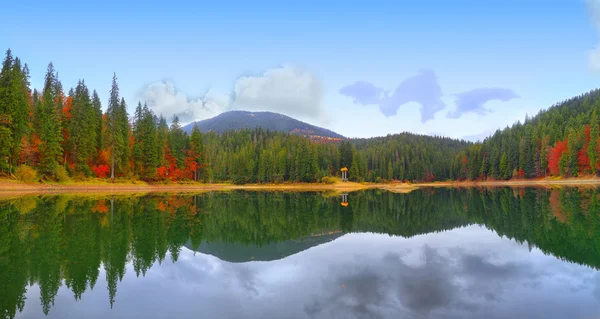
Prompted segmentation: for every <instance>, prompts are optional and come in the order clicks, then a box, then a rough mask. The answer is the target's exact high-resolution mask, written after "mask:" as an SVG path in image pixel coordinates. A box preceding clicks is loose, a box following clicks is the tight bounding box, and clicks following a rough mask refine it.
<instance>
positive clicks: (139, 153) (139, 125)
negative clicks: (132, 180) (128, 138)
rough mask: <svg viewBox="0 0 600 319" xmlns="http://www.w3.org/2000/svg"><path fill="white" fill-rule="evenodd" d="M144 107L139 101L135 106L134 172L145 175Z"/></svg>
mask: <svg viewBox="0 0 600 319" xmlns="http://www.w3.org/2000/svg"><path fill="white" fill-rule="evenodd" d="M143 116H144V114H143V108H142V102H138V105H137V107H136V108H135V113H134V115H133V140H134V144H133V150H132V157H133V172H134V174H138V175H140V176H141V175H143V166H144V164H143V161H144V151H143V144H144V143H145V142H146V138H147V136H146V134H145V132H144V124H143Z"/></svg>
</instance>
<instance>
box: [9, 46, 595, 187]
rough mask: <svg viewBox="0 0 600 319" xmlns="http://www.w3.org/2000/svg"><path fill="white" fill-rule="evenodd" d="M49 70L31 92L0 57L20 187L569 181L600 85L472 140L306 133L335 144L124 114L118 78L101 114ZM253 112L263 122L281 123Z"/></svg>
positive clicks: (581, 158)
mask: <svg viewBox="0 0 600 319" xmlns="http://www.w3.org/2000/svg"><path fill="white" fill-rule="evenodd" d="M57 74H58V73H57V72H56V70H55V69H54V66H53V65H52V63H50V64H49V65H48V69H47V71H46V76H45V80H44V86H43V88H41V90H40V91H38V90H37V89H32V88H31V87H30V83H29V69H28V67H27V64H24V63H22V62H21V61H20V60H19V58H17V57H14V56H13V55H12V52H11V51H10V50H8V51H7V52H6V56H5V58H4V61H3V63H2V70H1V71H0V175H3V176H8V177H16V178H18V179H20V180H23V181H39V180H51V181H62V180H66V179H69V178H74V179H86V178H91V177H95V178H111V179H114V178H121V179H129V180H131V179H142V180H146V181H167V180H171V181H180V180H198V181H204V182H219V181H231V182H234V183H266V182H290V181H291V182H314V181H321V180H322V178H323V177H325V176H332V175H338V174H339V170H340V168H342V167H348V168H349V177H350V179H351V180H354V181H371V182H383V181H392V180H410V181H434V180H449V179H459V180H465V179H479V180H482V179H490V178H492V179H509V178H535V177H543V176H547V175H552V176H559V175H560V176H568V177H570V176H579V175H582V174H588V175H592V174H596V173H597V171H598V169H599V168H600V165H599V161H598V152H599V150H600V147H599V136H600V131H599V127H598V113H599V112H600V110H598V108H599V107H600V91H598V90H596V91H592V92H590V93H587V94H584V95H582V96H579V97H576V98H573V99H570V100H567V101H565V102H562V103H560V104H557V105H555V106H553V107H551V108H549V109H548V110H546V111H541V112H540V113H539V114H538V115H536V116H535V117H533V118H527V119H526V120H525V122H524V123H516V124H514V125H513V126H512V127H507V128H505V129H504V130H498V131H497V132H496V133H495V134H494V135H493V136H492V137H489V138H487V139H486V140H485V141H484V142H483V143H476V144H473V143H470V142H466V141H460V140H455V139H450V138H442V137H432V136H424V135H416V134H411V133H401V134H395V135H388V136H385V137H376V138H370V139H337V138H335V136H336V135H335V133H333V132H331V131H328V130H325V129H321V128H317V127H312V126H311V127H312V128H311V127H309V128H308V129H309V130H312V131H311V132H312V133H316V134H329V135H328V136H333V137H334V138H332V139H330V138H325V139H315V138H312V137H310V136H309V137H308V138H307V135H310V134H305V132H303V131H302V130H303V129H306V127H296V126H297V125H296V124H297V123H302V122H299V121H296V120H293V119H291V118H289V119H290V120H289V121H287V120H286V121H284V122H286V123H288V124H289V123H292V124H293V123H296V122H297V123H296V124H294V125H296V126H294V125H292V124H290V125H292V126H290V127H283V126H281V125H279V124H273V123H265V125H264V126H265V127H266V128H269V127H273V128H275V129H274V130H268V129H266V128H265V127H263V125H262V124H260V123H259V124H260V125H258V128H253V129H239V128H237V126H236V125H238V124H239V123H238V124H236V123H235V122H234V123H233V124H235V125H234V126H236V128H235V130H225V131H222V132H215V131H214V130H212V131H211V132H208V133H202V132H201V131H200V129H199V128H198V126H196V125H194V126H193V127H192V129H191V130H190V133H189V134H188V132H186V130H185V129H184V128H182V126H181V125H180V123H179V120H178V118H177V117H174V118H172V119H166V118H164V117H163V116H162V115H160V114H154V112H153V111H152V110H151V109H150V108H148V107H147V106H146V105H145V104H143V103H142V102H138V103H137V106H136V108H135V111H134V113H133V114H132V115H130V114H128V111H127V110H128V108H127V104H126V101H125V100H124V99H123V98H122V97H121V96H120V95H119V87H118V83H117V77H116V75H115V76H114V77H113V81H112V87H111V90H110V98H109V100H108V104H107V105H106V111H103V110H104V109H103V106H102V102H101V101H100V98H99V96H98V94H97V92H96V91H92V90H90V89H89V88H88V87H87V86H86V84H85V82H84V80H80V81H79V82H78V83H77V84H76V86H75V88H71V89H69V90H67V91H66V92H65V89H64V87H63V85H62V84H61V82H60V81H59V79H58V75H57ZM227 114H229V115H227ZM227 114H225V115H224V116H232V114H233V115H235V116H238V115H240V114H242V115H243V114H245V115H248V114H251V113H248V112H234V113H227ZM236 114H237V115H236ZM254 114H262V115H261V116H259V117H260V118H262V119H263V120H264V119H265V118H266V117H265V116H267V117H268V116H276V117H277V116H280V115H277V114H275V113H264V114H263V113H260V112H259V113H254ZM265 114H266V115H265ZM263 115H265V116H263ZM250 117H251V116H250ZM286 118H287V117H286ZM294 121H295V122H294ZM259 122H260V121H259ZM226 123H227V122H226V121H225V122H221V124H220V125H221V126H223V125H228V124H226ZM233 124H232V125H233ZM273 125H275V126H273ZM277 125H279V126H277ZM286 125H287V124H286ZM307 125H308V124H307ZM284 126H285V125H284ZM282 127H283V128H282ZM291 127H294V129H291V131H287V130H288V129H290V128H291ZM319 130H323V131H319ZM307 132H308V131H307ZM328 132H329V133H328Z"/></svg>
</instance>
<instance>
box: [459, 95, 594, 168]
mask: <svg viewBox="0 0 600 319" xmlns="http://www.w3.org/2000/svg"><path fill="white" fill-rule="evenodd" d="M599 114H600V90H593V91H591V92H588V93H586V94H583V95H580V96H578V97H575V98H571V99H569V100H567V101H564V102H561V103H558V104H557V105H554V106H552V107H551V108H549V109H547V110H542V111H540V112H539V113H538V114H537V115H536V116H534V117H531V118H530V117H526V118H525V121H524V123H520V122H517V123H515V124H514V125H513V126H511V127H506V128H505V129H503V130H497V131H496V133H495V134H494V135H493V136H491V137H489V138H487V139H485V140H484V141H483V143H478V144H475V145H473V146H472V147H470V148H469V149H466V150H464V151H462V152H461V153H460V154H458V155H456V156H455V157H454V161H453V163H452V176H453V178H454V179H461V180H464V179H471V180H476V179H509V178H537V177H546V176H563V177H576V176H581V175H597V173H598V170H599V169H600V165H599V164H600V163H599V160H598V155H599V152H600V147H599V138H600V131H599V122H598V116H599Z"/></svg>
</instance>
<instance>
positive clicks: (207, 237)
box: [0, 189, 600, 318]
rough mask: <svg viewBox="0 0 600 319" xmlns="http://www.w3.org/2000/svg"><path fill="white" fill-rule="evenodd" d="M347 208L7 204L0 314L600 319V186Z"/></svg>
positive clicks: (148, 202) (283, 203) (375, 198)
mask: <svg viewBox="0 0 600 319" xmlns="http://www.w3.org/2000/svg"><path fill="white" fill-rule="evenodd" d="M346 202H348V203H350V205H347V206H342V205H340V197H339V196H328V195H327V194H320V193H316V194H315V193H244V192H233V193H207V194H201V195H149V196H115V197H106V196H101V197H97V198H90V197H73V196H52V197H49V196H39V197H24V198H18V199H14V200H8V201H2V202H0V227H1V229H0V283H2V285H1V286H0V311H2V314H3V316H4V317H7V318H13V317H15V316H23V317H39V316H40V315H41V314H42V313H44V314H46V315H49V316H50V317H57V318H64V317H74V318H79V317H88V318H89V317H98V318H100V317H123V318H127V317H131V316H137V317H196V316H197V314H199V313H204V314H208V316H209V317H226V318H236V317H272V316H273V314H277V316H278V317H290V318H298V317H300V318H302V317H319V318H331V317H340V318H347V317H359V318H360V317H367V318H371V317H381V318H387V317H390V318H397V317H408V318H411V317H415V318H422V317H423V318H437V317H456V318H468V317H472V318H479V317H483V316H485V317H487V318H496V317H497V318H503V317H523V316H528V317H533V318H535V317H539V318H552V317H555V318H564V317H569V318H580V317H583V316H592V315H597V314H598V308H597V302H598V300H600V276H598V274H597V271H596V270H597V269H598V267H600V251H599V249H600V241H599V240H600V232H598V230H600V229H599V228H598V227H599V220H600V212H599V210H600V206H599V201H598V193H597V192H596V191H595V190H583V189H567V190H535V189H522V190H512V189H494V190H484V191H479V190H475V189H469V190H446V189H436V190H423V191H417V192H413V193H411V194H392V193H388V192H382V191H368V192H361V193H352V194H350V195H348V196H347V197H346ZM479 225H483V226H484V227H481V226H479ZM486 228H487V229H491V230H493V231H494V232H495V233H494V232H491V231H489V230H487V229H486ZM446 230H450V231H446ZM443 231H446V232H443ZM351 232H354V233H353V234H347V233H351ZM371 233H381V235H376V234H371ZM344 234H347V235H344ZM388 235H399V237H389V236H388ZM498 235H500V236H498ZM400 236H401V237H400ZM507 238H510V239H513V240H512V241H510V240H508V239H507ZM311 247H312V248H311ZM536 247H538V248H539V250H538V249H537V248H536ZM309 248H310V249H309ZM197 252H199V253H197ZM556 257H558V258H556ZM248 261H253V262H248ZM256 261H260V262H256ZM61 287H62V288H61ZM525 301H526V302H525ZM231 305H236V306H235V307H231ZM575 305H577V307H575ZM111 308H113V309H112V310H111Z"/></svg>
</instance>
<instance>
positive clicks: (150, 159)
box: [141, 104, 159, 179]
mask: <svg viewBox="0 0 600 319" xmlns="http://www.w3.org/2000/svg"><path fill="white" fill-rule="evenodd" d="M154 118H155V116H154V113H152V111H151V110H150V109H149V108H148V106H147V105H146V104H144V107H143V109H142V119H141V122H142V123H141V128H142V138H143V144H142V152H143V154H144V157H143V172H144V174H143V177H144V178H145V179H154V178H156V169H157V167H158V160H159V158H158V148H159V145H158V136H157V132H156V123H155V121H154Z"/></svg>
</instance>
